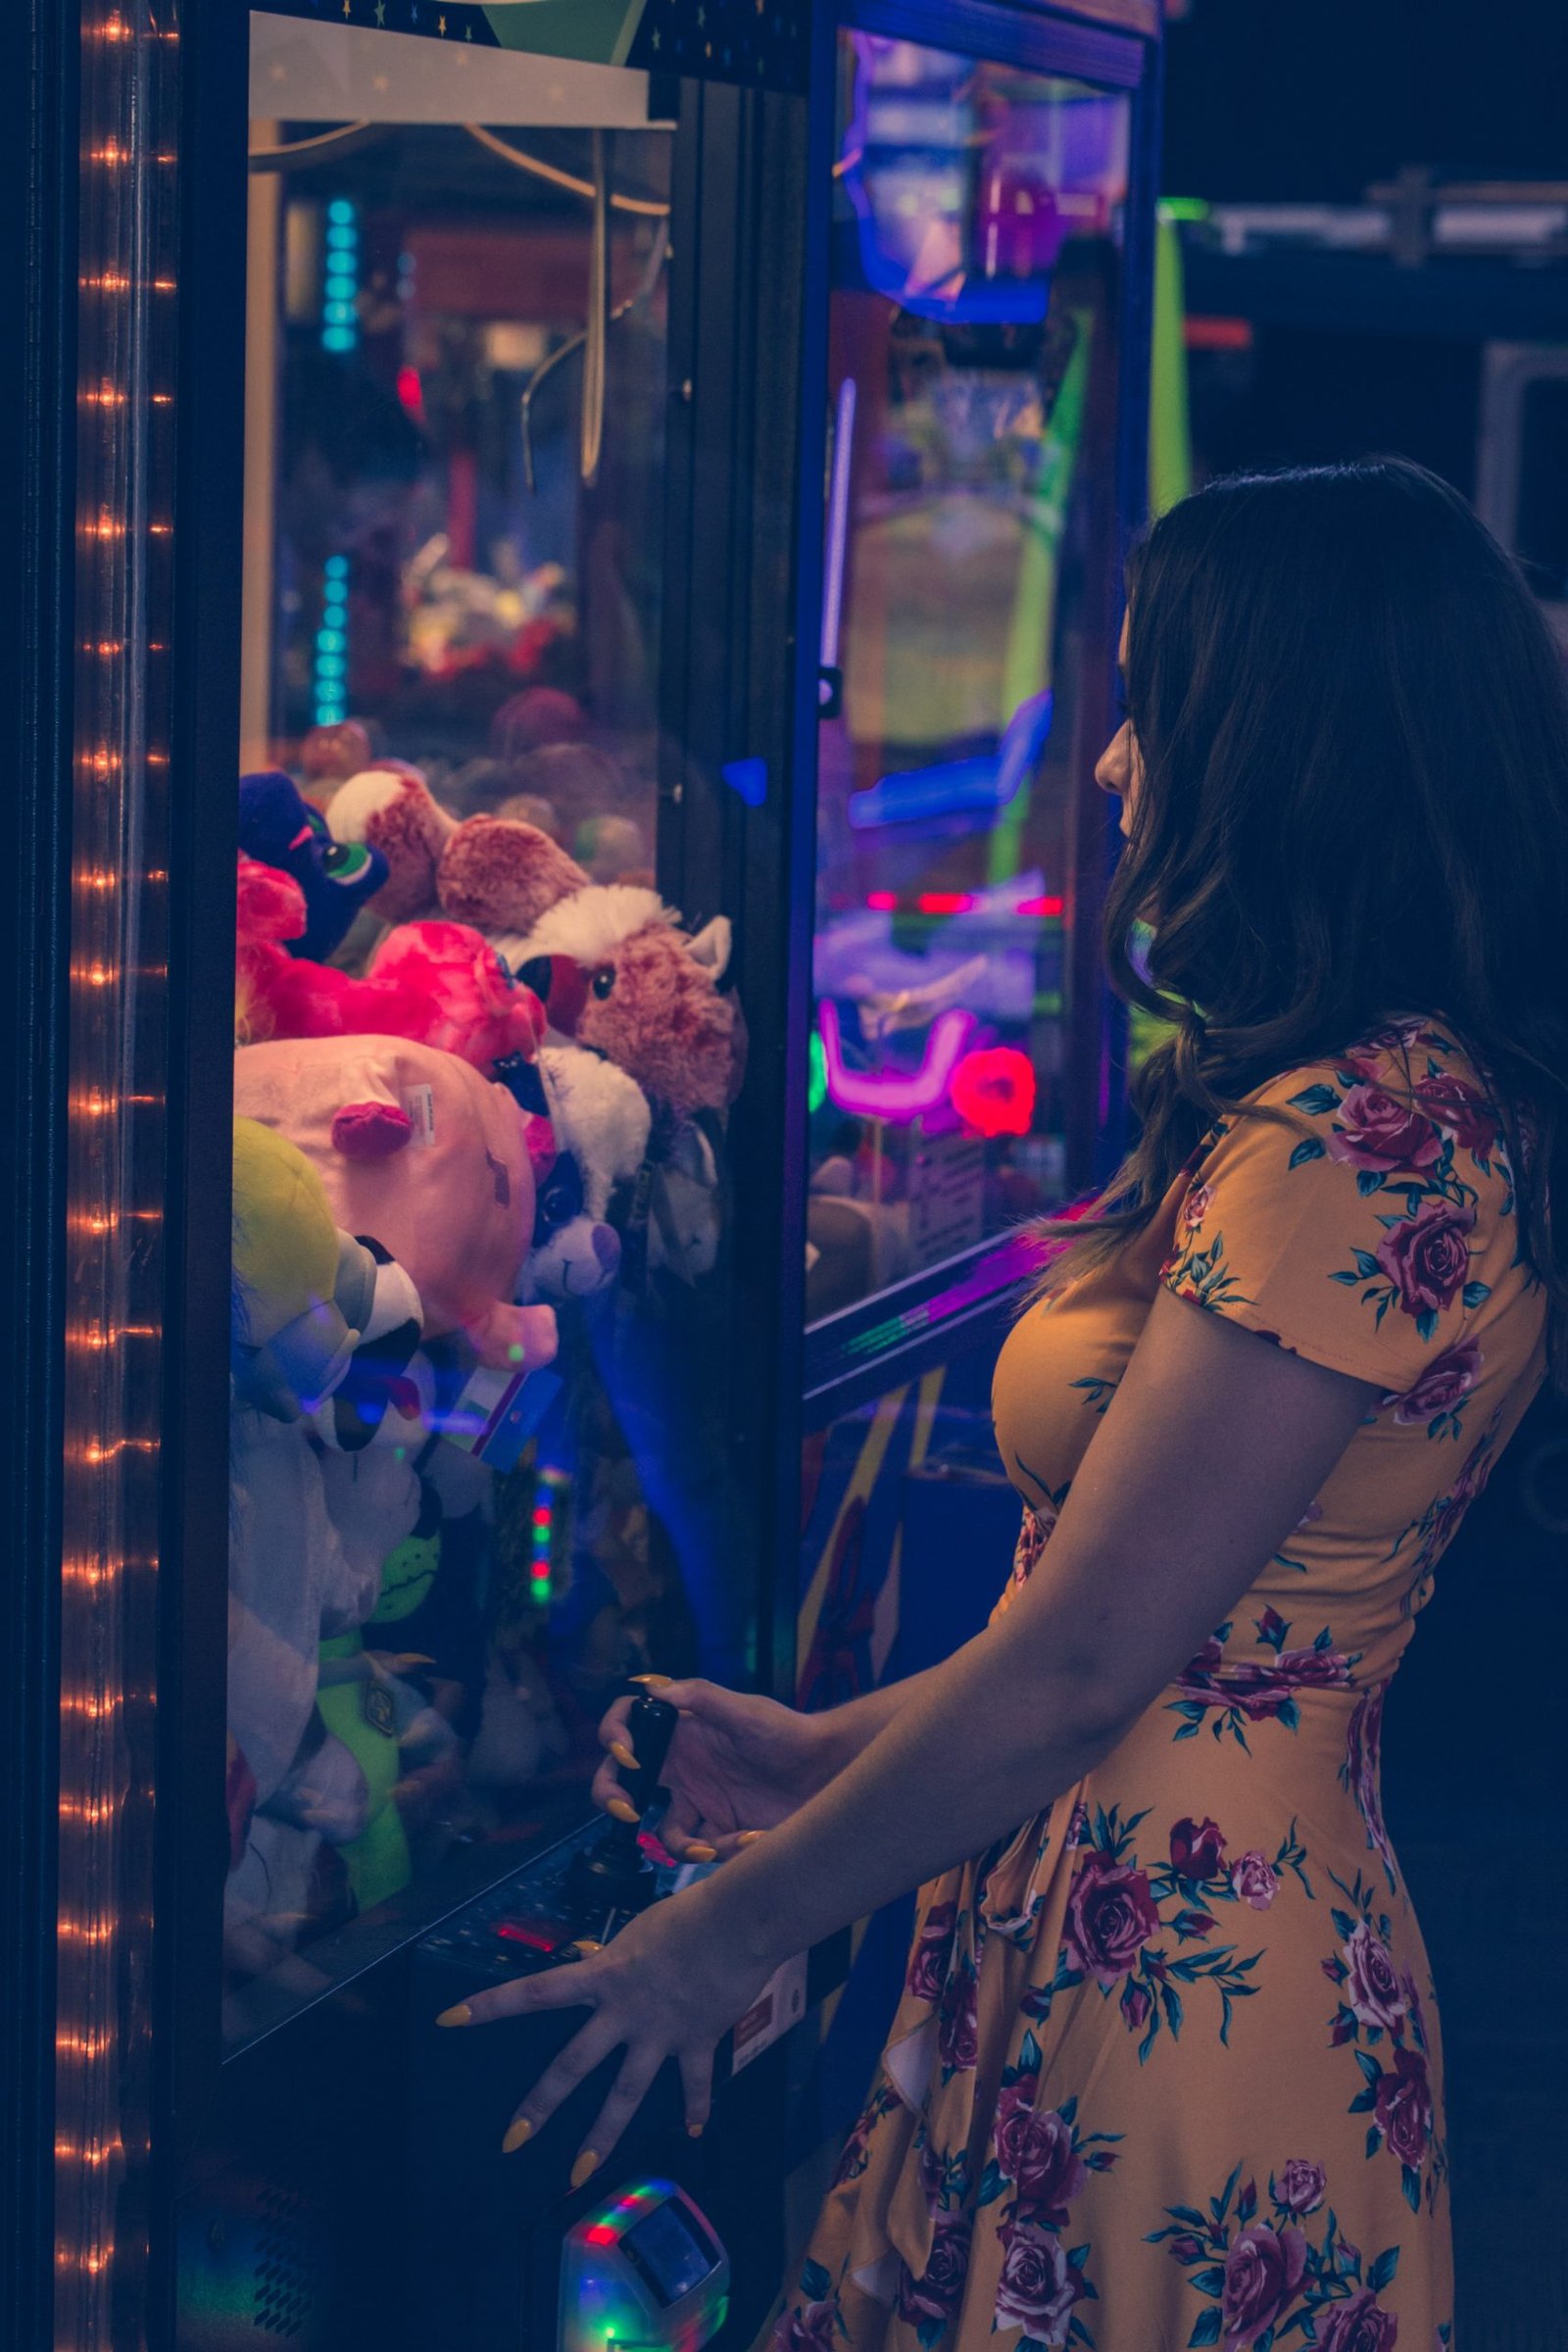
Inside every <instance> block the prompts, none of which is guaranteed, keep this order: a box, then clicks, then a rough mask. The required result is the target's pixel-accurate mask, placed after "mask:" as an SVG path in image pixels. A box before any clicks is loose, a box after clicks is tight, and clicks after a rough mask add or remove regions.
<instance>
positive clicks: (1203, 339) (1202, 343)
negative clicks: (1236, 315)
mask: <svg viewBox="0 0 1568 2352" xmlns="http://www.w3.org/2000/svg"><path fill="white" fill-rule="evenodd" d="M1182 341H1183V342H1184V343H1185V344H1186V346H1187V348H1188V350H1189V351H1250V350H1251V348H1252V321H1251V320H1250V319H1186V320H1184V321H1183V325H1182Z"/></svg>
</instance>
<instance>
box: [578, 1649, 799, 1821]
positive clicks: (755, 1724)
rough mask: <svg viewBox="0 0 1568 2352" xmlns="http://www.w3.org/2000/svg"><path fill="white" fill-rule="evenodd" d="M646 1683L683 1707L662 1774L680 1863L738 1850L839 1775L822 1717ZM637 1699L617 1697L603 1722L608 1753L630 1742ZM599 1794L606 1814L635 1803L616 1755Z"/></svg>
mask: <svg viewBox="0 0 1568 2352" xmlns="http://www.w3.org/2000/svg"><path fill="white" fill-rule="evenodd" d="M640 1679H641V1681H642V1683H643V1687H644V1689H645V1690H646V1691H648V1694H649V1696H650V1697H653V1698H662V1699H664V1700H665V1701H667V1703H668V1704H669V1705H670V1706H672V1707H677V1708H678V1709H679V1710H680V1721H679V1722H678V1723H677V1724H676V1726H675V1731H674V1736H673V1738H672V1739H671V1740H670V1743H669V1753H668V1755H667V1757H666V1758H665V1761H664V1767H663V1770H662V1773H661V1774H660V1780H661V1783H662V1786H663V1787H664V1788H666V1789H668V1790H669V1810H668V1812H667V1813H666V1814H665V1816H664V1819H663V1822H662V1825H661V1828H660V1832H659V1835H660V1839H661V1841H662V1844H663V1845H664V1846H665V1847H666V1848H667V1850H668V1851H669V1852H670V1853H672V1854H674V1855H675V1856H676V1857H677V1859H688V1858H689V1859H690V1860H692V1861H705V1862H706V1861H710V1860H711V1859H713V1857H714V1856H723V1855H726V1854H730V1853H733V1852H734V1851H735V1849H736V1847H737V1846H739V1845H740V1844H742V1843H743V1842H744V1840H745V1839H746V1838H747V1837H748V1836H749V1835H754V1834H755V1833H756V1832H758V1831H759V1830H770V1829H773V1828H775V1827H776V1826H777V1824H778V1823H779V1822H781V1821H786V1820H788V1818H789V1816H790V1815H791V1814H792V1813H793V1812H794V1811H795V1810H796V1808H797V1806H800V1805H803V1804H805V1802H806V1800H807V1798H808V1797H809V1796H813V1795H814V1794H815V1793H816V1791H817V1789H820V1788H821V1787H822V1786H823V1785H824V1783H825V1782H826V1781H828V1780H829V1779H830V1778H831V1777H832V1774H833V1771H834V1769H835V1766H836V1758H835V1757H834V1756H833V1755H832V1754H831V1753H830V1751H829V1744H828V1740H827V1736H826V1731H825V1725H824V1719H823V1718H822V1717H821V1716H819V1715H802V1714H799V1713H798V1712H797V1711H796V1709H795V1708H794V1707H784V1706H780V1704H779V1703H778V1701H777V1699H773V1698H757V1697H754V1696H751V1695H750V1694H748V1693H747V1692H744V1691H726V1690H724V1689H722V1688H721V1686H720V1685H719V1684H717V1683H704V1682H665V1681H663V1680H662V1678H661V1677H659V1676H657V1675H644V1676H643V1677H641V1678H640ZM631 1703H632V1702H631V1700H630V1698H617V1699H616V1701H615V1703H614V1705H613V1707H612V1708H611V1710H610V1712H609V1714H608V1715H606V1717H605V1719H604V1721H603V1723H602V1724H601V1725H600V1727H599V1741H600V1745H601V1746H602V1747H604V1748H606V1749H607V1750H611V1751H613V1749H614V1748H615V1747H617V1746H620V1747H627V1746H628V1745H629V1740H630V1734H629V1730H628V1723H629V1718H630V1714H631ZM593 1795H594V1802H595V1803H596V1804H598V1805H601V1806H603V1807H604V1808H605V1810H606V1811H607V1812H609V1811H613V1810H614V1808H615V1807H616V1806H617V1805H622V1806H623V1805H625V1804H626V1802H627V1799H626V1791H625V1788H624V1787H623V1785H622V1783H621V1780H620V1777H619V1773H618V1771H617V1767H616V1763H615V1759H614V1756H613V1752H611V1753H609V1754H607V1756H606V1759H605V1762H604V1763H603V1764H601V1765H600V1767H599V1770H598V1772H597V1773H596V1774H595V1776H594V1785H593Z"/></svg>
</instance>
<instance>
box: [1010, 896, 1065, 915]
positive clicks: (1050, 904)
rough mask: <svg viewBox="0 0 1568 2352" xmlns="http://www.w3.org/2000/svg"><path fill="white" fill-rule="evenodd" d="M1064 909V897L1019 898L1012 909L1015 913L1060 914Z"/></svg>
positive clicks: (1063, 912)
mask: <svg viewBox="0 0 1568 2352" xmlns="http://www.w3.org/2000/svg"><path fill="white" fill-rule="evenodd" d="M1066 911H1067V902H1066V900H1065V899H1020V900H1019V901H1018V904H1017V906H1016V907H1014V909H1013V912H1014V913H1015V914H1045V915H1061V914H1065V913H1066Z"/></svg>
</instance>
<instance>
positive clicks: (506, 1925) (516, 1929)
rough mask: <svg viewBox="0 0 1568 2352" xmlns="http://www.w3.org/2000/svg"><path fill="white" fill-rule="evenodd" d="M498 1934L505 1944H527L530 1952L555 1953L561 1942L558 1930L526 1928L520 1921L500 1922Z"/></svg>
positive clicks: (507, 1920) (497, 1927)
mask: <svg viewBox="0 0 1568 2352" xmlns="http://www.w3.org/2000/svg"><path fill="white" fill-rule="evenodd" d="M496 1934H497V1936H499V1937H500V1938H501V1940H502V1942H503V1943H525V1944H526V1945H527V1947H528V1949H529V1951H530V1952H553V1951H555V1950H556V1949H557V1947H558V1946H559V1944H560V1942H561V1934H560V1933H559V1932H558V1931H557V1930H555V1929H553V1928H552V1929H547V1930H540V1929H538V1928H525V1927H524V1926H523V1924H522V1922H521V1920H519V1919H503V1920H498V1921H497V1923H496Z"/></svg>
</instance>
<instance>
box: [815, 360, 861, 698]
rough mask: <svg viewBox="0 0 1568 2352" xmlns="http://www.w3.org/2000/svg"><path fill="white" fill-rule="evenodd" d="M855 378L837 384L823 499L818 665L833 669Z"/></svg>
mask: <svg viewBox="0 0 1568 2352" xmlns="http://www.w3.org/2000/svg"><path fill="white" fill-rule="evenodd" d="M855 400H856V393H855V378H854V376H853V375H847V376H846V377H845V378H844V381H843V383H842V384H840V386H839V396H838V401H837V404H836V406H835V408H834V412H833V479H832V485H831V487H830V489H829V492H828V502H827V577H826V579H825V580H824V581H823V583H822V667H823V668H824V669H836V668H837V667H838V660H839V624H840V622H841V620H842V619H843V616H844V551H845V549H846V547H847V546H848V544H849V535H850V457H851V453H852V450H853V448H854V444H855Z"/></svg>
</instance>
